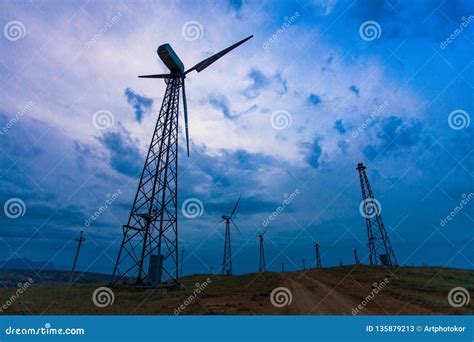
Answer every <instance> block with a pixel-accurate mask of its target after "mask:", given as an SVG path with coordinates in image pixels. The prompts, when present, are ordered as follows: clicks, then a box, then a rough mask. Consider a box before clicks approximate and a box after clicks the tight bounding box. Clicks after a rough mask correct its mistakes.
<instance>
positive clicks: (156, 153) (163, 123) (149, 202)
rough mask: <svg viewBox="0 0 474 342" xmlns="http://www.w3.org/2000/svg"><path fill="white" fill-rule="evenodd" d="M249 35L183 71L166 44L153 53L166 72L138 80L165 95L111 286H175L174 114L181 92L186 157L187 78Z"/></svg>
mask: <svg viewBox="0 0 474 342" xmlns="http://www.w3.org/2000/svg"><path fill="white" fill-rule="evenodd" d="M252 37H253V36H249V37H247V38H245V39H243V40H241V41H239V42H237V43H235V44H234V45H232V46H229V47H228V48H226V49H224V50H222V51H221V52H218V53H216V54H214V55H212V56H210V57H208V58H206V59H204V60H202V61H201V62H199V63H197V64H196V65H195V66H193V67H192V68H190V69H188V70H186V71H185V68H184V64H183V62H182V61H181V59H180V58H179V57H178V55H177V54H176V52H175V51H174V50H173V49H172V48H171V46H170V45H169V44H163V45H160V46H159V47H158V50H157V53H158V56H159V57H160V59H161V60H162V61H163V63H164V64H165V65H166V66H167V67H168V69H169V73H167V74H156V75H144V76H139V77H140V78H157V79H164V81H165V83H166V91H165V95H164V97H163V102H162V105H161V109H160V112H159V115H158V118H157V123H156V126H155V131H154V133H153V137H152V139H151V143H150V147H149V149H148V153H147V157H146V160H145V165H144V167H143V171H142V173H141V177H140V182H139V184H138V189H137V192H136V195H135V200H134V202H133V205H132V209H131V211H130V216H129V218H128V222H127V224H125V225H124V226H123V239H122V244H121V246H120V250H119V253H118V256H117V260H116V262H115V267H114V271H113V276H112V279H111V285H114V284H115V283H117V282H118V281H119V280H123V281H126V282H127V283H129V284H131V283H133V284H134V285H136V286H140V287H158V286H160V284H162V283H164V282H166V283H167V284H168V285H170V284H171V285H177V284H178V283H179V277H180V274H179V265H180V264H179V255H178V254H179V253H178V241H179V240H178V207H177V203H178V201H177V198H178V114H179V96H180V91H181V90H182V96H183V109H184V111H183V114H184V129H185V134H186V152H187V155H188V156H189V132H188V105H187V101H186V91H185V78H186V75H187V74H188V73H190V72H191V71H194V70H196V71H197V72H201V71H203V70H204V69H206V68H207V67H208V66H210V65H211V64H212V63H214V62H216V61H217V60H218V59H220V58H221V57H222V56H224V55H225V54H227V53H229V52H230V51H232V50H233V49H235V48H236V47H238V46H239V45H241V44H243V43H245V42H246V41H247V40H249V39H250V38H252Z"/></svg>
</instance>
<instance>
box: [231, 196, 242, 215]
mask: <svg viewBox="0 0 474 342" xmlns="http://www.w3.org/2000/svg"><path fill="white" fill-rule="evenodd" d="M240 197H242V196H239V199H238V200H237V203H235V207H234V209H233V210H232V214H230V218H232V216H234V214H235V211H236V210H237V206H238V205H239V202H240Z"/></svg>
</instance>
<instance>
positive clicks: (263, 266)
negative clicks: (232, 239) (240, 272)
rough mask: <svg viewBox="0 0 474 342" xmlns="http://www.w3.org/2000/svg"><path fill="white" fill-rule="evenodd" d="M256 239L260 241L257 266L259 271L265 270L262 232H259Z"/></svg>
mask: <svg viewBox="0 0 474 342" xmlns="http://www.w3.org/2000/svg"><path fill="white" fill-rule="evenodd" d="M258 241H259V243H260V264H259V268H258V271H259V272H260V273H261V272H266V271H267V267H266V265H265V250H264V248H265V247H264V242H263V234H260V235H259V236H258Z"/></svg>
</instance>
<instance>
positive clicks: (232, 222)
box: [230, 219, 240, 233]
mask: <svg viewBox="0 0 474 342" xmlns="http://www.w3.org/2000/svg"><path fill="white" fill-rule="evenodd" d="M230 222H232V224H233V225H234V227H235V229H237V231H238V232H239V233H240V230H239V227H237V225H236V224H235V222H234V220H232V219H230Z"/></svg>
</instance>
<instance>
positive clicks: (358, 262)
mask: <svg viewBox="0 0 474 342" xmlns="http://www.w3.org/2000/svg"><path fill="white" fill-rule="evenodd" d="M354 260H355V263H356V265H360V261H359V256H358V255H357V248H354Z"/></svg>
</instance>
